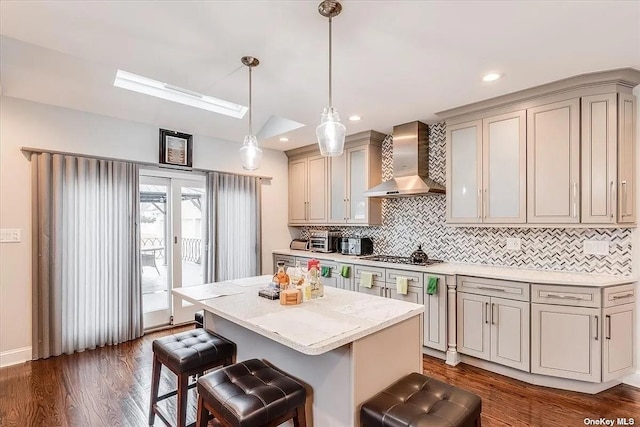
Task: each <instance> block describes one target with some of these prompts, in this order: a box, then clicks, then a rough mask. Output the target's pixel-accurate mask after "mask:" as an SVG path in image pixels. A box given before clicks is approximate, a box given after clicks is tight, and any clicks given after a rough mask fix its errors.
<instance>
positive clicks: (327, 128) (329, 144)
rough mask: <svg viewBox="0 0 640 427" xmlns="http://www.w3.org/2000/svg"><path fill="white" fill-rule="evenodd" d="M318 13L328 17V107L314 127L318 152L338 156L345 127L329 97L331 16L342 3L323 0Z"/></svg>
mask: <svg viewBox="0 0 640 427" xmlns="http://www.w3.org/2000/svg"><path fill="white" fill-rule="evenodd" d="M318 12H320V15H322V16H324V17H326V18H329V107H328V108H325V109H324V111H323V112H322V119H321V121H320V125H319V126H318V127H317V128H316V136H317V138H318V145H319V146H320V154H322V155H323V156H340V155H342V152H343V150H344V137H345V134H346V128H345V127H344V125H343V124H342V123H341V122H340V117H339V116H338V111H337V110H336V109H335V108H333V103H332V98H331V18H333V17H334V16H338V15H339V14H340V12H342V5H341V4H340V2H338V1H335V0H324V1H323V2H322V3H320V5H319V6H318Z"/></svg>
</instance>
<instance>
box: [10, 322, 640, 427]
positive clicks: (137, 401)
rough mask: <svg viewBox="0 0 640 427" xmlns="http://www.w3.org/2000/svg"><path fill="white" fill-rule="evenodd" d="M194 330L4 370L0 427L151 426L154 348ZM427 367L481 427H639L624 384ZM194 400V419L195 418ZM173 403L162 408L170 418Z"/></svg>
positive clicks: (167, 385) (636, 400) (432, 362)
mask: <svg viewBox="0 0 640 427" xmlns="http://www.w3.org/2000/svg"><path fill="white" fill-rule="evenodd" d="M189 328H191V327H182V328H176V329H173V330H169V331H163V332H155V333H152V334H148V335H146V336H144V337H143V338H140V339H139V340H136V341H132V342H129V343H125V344H121V345H118V346H112V347H103V348H99V349H96V350H92V351H85V352H83V353H77V354H73V355H70V356H60V357H55V358H50V359H47V360H40V361H37V362H28V363H25V364H22V365H16V366H11V367H8V368H3V369H0V426H3V427H10V426H19V427H25V426H47V427H49V426H73V427H75V426H82V427H84V426H87V427H99V426H109V427H115V426H132V427H142V426H146V425H147V412H148V405H149V388H150V384H151V356H152V353H151V341H153V340H154V339H156V338H159V337H161V336H164V335H168V334H171V333H175V332H178V331H181V330H186V329H189ZM423 365H424V373H425V374H426V375H429V376H432V377H435V378H438V379H441V380H444V381H446V382H448V383H450V384H453V385H456V386H459V387H462V388H464V389H467V390H469V391H472V392H474V393H477V394H478V395H480V397H482V405H483V408H482V425H483V427H494V426H540V427H547V426H563V427H564V426H583V425H585V424H584V419H585V418H598V419H599V418H601V417H606V418H613V419H616V418H618V417H635V423H636V424H638V423H640V389H637V388H634V387H630V386H626V385H620V386H617V387H615V388H613V389H610V390H608V391H605V392H603V393H600V394H598V395H594V396H591V395H586V394H581V393H573V392H566V391H559V390H554V389H549V388H544V387H537V386H532V385H529V384H526V383H523V382H520V381H517V380H513V379H511V378H507V377H503V376H501V375H497V374H493V373H490V372H487V371H483V370H481V369H478V368H474V367H472V366H468V365H462V364H461V365H459V366H456V367H450V366H446V365H445V364H444V363H443V362H442V361H441V360H438V359H434V358H431V357H426V356H425V358H424V363H423ZM174 387H175V378H174V377H173V375H172V374H171V373H169V372H167V371H166V370H163V375H162V383H161V385H160V391H161V393H162V392H163V390H169V389H173V388H174ZM191 393H192V395H191V396H190V403H191V406H192V407H191V408H189V414H188V419H189V420H193V419H195V404H196V400H195V395H194V391H191ZM174 400H175V399H168V400H167V401H165V402H166V403H165V402H163V403H165V405H167V407H166V410H167V411H170V413H171V414H174V413H175V407H174V404H173V402H174ZM156 425H162V424H161V422H160V421H159V420H158V421H157V422H156ZM315 427H334V426H315Z"/></svg>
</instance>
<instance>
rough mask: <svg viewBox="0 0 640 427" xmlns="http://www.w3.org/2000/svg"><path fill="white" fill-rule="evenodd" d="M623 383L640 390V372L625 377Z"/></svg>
mask: <svg viewBox="0 0 640 427" xmlns="http://www.w3.org/2000/svg"><path fill="white" fill-rule="evenodd" d="M622 382H623V383H625V384H627V385H630V386H633V387H638V388H640V371H636V373H635V374H631V375H628V376H626V377H624V378H623V379H622Z"/></svg>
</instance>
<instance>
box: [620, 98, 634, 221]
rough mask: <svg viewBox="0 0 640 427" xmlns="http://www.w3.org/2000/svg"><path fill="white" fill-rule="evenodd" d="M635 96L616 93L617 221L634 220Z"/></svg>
mask: <svg viewBox="0 0 640 427" xmlns="http://www.w3.org/2000/svg"><path fill="white" fill-rule="evenodd" d="M635 129H636V97H635V96H633V95H631V94H627V93H620V94H618V194H619V197H618V222H621V223H634V222H636V203H635V196H634V194H635V192H636V168H635V161H636V160H635V159H636V141H635Z"/></svg>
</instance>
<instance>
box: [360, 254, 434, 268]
mask: <svg viewBox="0 0 640 427" xmlns="http://www.w3.org/2000/svg"><path fill="white" fill-rule="evenodd" d="M360 259H366V260H368V261H378V262H391V263H394V264H410V265H421V266H425V265H432V264H438V263H441V262H442V260H439V259H429V260H427V261H425V262H413V260H412V259H411V257H408V256H393V255H370V256H363V257H360Z"/></svg>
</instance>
